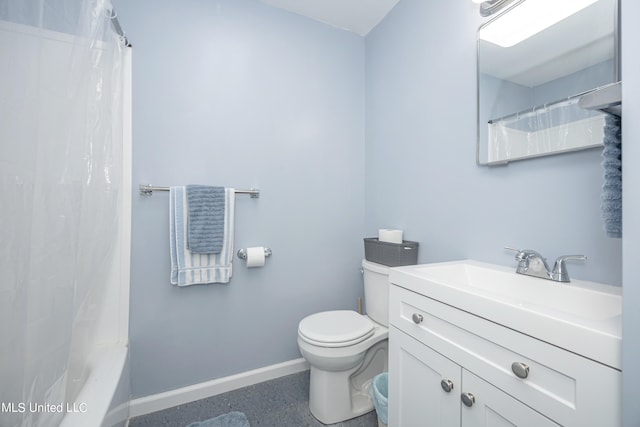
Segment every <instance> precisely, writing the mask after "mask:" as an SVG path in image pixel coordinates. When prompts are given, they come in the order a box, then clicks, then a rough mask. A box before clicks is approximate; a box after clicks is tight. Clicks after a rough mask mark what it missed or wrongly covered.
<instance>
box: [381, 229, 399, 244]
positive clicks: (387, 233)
mask: <svg viewBox="0 0 640 427" xmlns="http://www.w3.org/2000/svg"><path fill="white" fill-rule="evenodd" d="M402 234H403V233H402V230H393V229H388V228H381V229H380V230H378V240H379V241H381V242H387V243H402Z"/></svg>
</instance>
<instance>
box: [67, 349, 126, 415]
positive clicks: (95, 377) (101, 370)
mask: <svg viewBox="0 0 640 427" xmlns="http://www.w3.org/2000/svg"><path fill="white" fill-rule="evenodd" d="M128 351H129V349H128V347H127V346H126V345H114V346H110V347H104V348H100V349H98V350H97V351H96V353H95V354H94V355H93V356H94V358H91V361H92V364H91V365H90V367H89V369H90V373H89V377H88V378H87V381H86V382H85V385H84V386H83V387H82V389H81V390H80V393H79V394H78V397H77V398H76V400H75V402H73V404H72V407H73V408H74V409H76V410H77V412H68V413H66V414H65V417H64V418H63V419H62V422H61V424H60V427H85V426H101V425H103V422H104V419H105V417H106V416H107V413H108V411H109V409H110V408H109V406H110V404H111V401H112V399H113V395H114V393H115V391H116V390H117V387H118V384H119V382H120V378H121V375H122V370H123V368H124V367H125V366H126V363H127V357H128ZM98 354H99V356H98Z"/></svg>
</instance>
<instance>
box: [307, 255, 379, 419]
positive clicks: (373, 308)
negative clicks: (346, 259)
mask: <svg viewBox="0 0 640 427" xmlns="http://www.w3.org/2000/svg"><path fill="white" fill-rule="evenodd" d="M362 267H363V274H364V282H365V306H366V307H367V314H366V315H363V314H359V313H357V312H355V311H351V310H335V311H324V312H320V313H315V314H312V315H310V316H307V317H305V318H304V319H302V320H301V321H300V323H299V325H298V347H299V348H300V353H301V354H302V356H303V357H304V358H305V359H306V360H307V362H309V365H310V368H311V378H310V383H309V409H310V410H311V413H312V414H313V416H314V417H315V418H317V419H318V421H320V422H322V423H324V424H333V423H337V422H341V421H345V420H348V419H351V418H355V417H357V416H360V415H362V414H365V413H367V412H369V411H371V410H373V403H372V402H371V400H370V398H369V394H368V390H369V387H370V385H371V381H372V380H373V377H375V376H376V375H377V374H379V373H381V372H384V371H386V370H387V366H388V354H387V353H388V341H387V338H388V335H389V331H388V267H386V266H384V265H380V264H375V263H372V262H369V261H366V260H365V261H363V262H362Z"/></svg>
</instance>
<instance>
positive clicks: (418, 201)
mask: <svg viewBox="0 0 640 427" xmlns="http://www.w3.org/2000/svg"><path fill="white" fill-rule="evenodd" d="M481 22H482V21H481V18H480V16H479V14H478V6H477V5H476V4H474V3H472V2H470V1H451V2H448V1H447V2H425V1H421V0H402V1H400V2H399V3H398V5H397V6H396V7H395V8H394V9H393V11H392V12H391V13H390V15H388V16H387V18H386V19H385V20H384V21H383V22H382V23H381V24H380V25H379V26H378V27H376V29H374V30H373V32H372V33H370V34H369V35H368V37H367V46H366V94H367V104H366V108H367V119H366V122H367V129H366V140H367V146H366V186H365V188H366V191H365V193H366V212H367V220H366V233H367V234H371V233H373V232H374V231H375V230H376V229H377V228H379V227H380V226H386V227H397V228H402V229H404V230H405V233H406V237H407V238H408V239H409V240H417V241H419V242H420V245H421V246H420V255H419V261H420V262H434V261H446V260H454V259H461V258H475V259H478V260H481V261H487V262H492V263H497V264H502V265H507V266H514V267H515V261H514V259H513V253H511V252H508V251H506V250H504V249H503V246H505V245H510V246H515V247H520V248H532V249H536V250H538V251H540V252H541V253H542V254H544V255H545V256H547V257H548V258H549V259H550V261H553V259H555V257H556V256H559V255H562V254H569V253H572V254H573V253H578V254H586V255H588V257H589V260H588V261H587V262H585V263H578V262H574V263H572V264H571V265H570V266H569V271H570V273H571V275H572V276H573V277H575V278H580V279H587V280H593V281H599V282H605V283H611V284H616V285H619V284H620V283H621V276H622V270H621V241H620V239H610V238H607V237H605V235H604V232H603V231H602V221H601V219H600V188H601V186H602V168H601V166H600V162H601V158H600V153H599V152H598V151H593V150H592V151H583V152H578V153H570V154H564V155H558V156H552V157H547V158H539V159H535V160H525V161H520V162H515V163H512V164H510V165H508V166H503V167H493V168H488V167H479V166H476V164H475V154H476V150H475V146H476V124H475V123H476V52H475V50H476V42H475V40H476V37H475V34H476V29H477V28H478V26H479V25H480V24H481Z"/></svg>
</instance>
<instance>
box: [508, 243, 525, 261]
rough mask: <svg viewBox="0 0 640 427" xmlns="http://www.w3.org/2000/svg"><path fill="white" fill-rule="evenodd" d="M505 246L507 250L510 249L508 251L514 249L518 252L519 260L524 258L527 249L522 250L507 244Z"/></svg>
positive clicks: (517, 258)
mask: <svg viewBox="0 0 640 427" xmlns="http://www.w3.org/2000/svg"><path fill="white" fill-rule="evenodd" d="M504 248H505V249H506V250H508V251H513V252H515V253H516V260H518V261H522V260H523V258H524V254H525V251H523V250H520V249H516V248H513V247H511V246H505V247H504Z"/></svg>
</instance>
